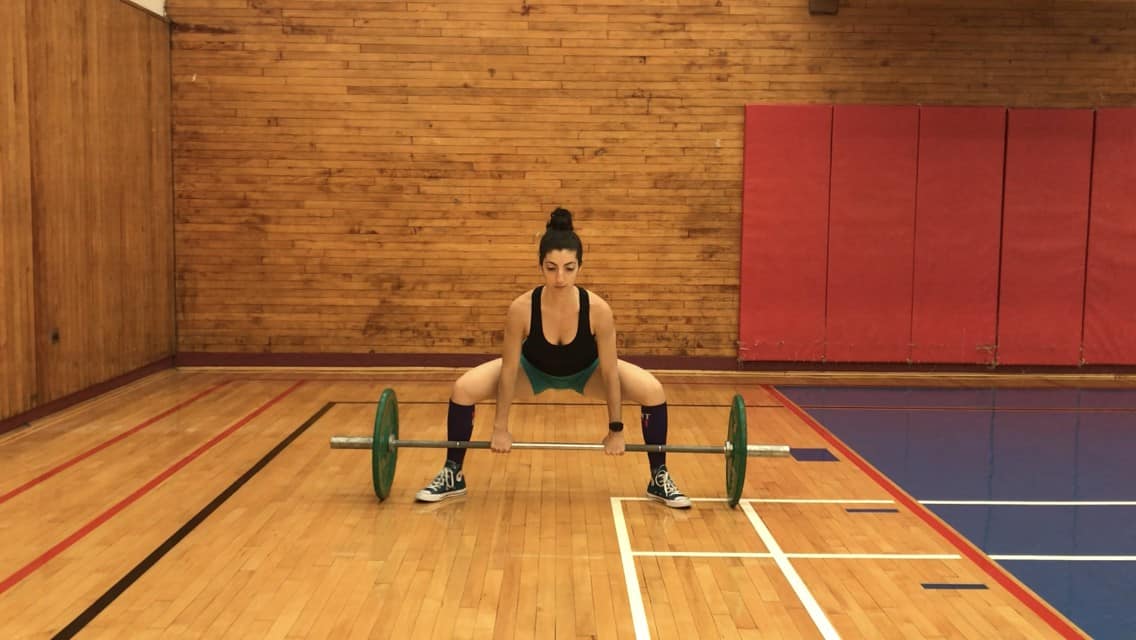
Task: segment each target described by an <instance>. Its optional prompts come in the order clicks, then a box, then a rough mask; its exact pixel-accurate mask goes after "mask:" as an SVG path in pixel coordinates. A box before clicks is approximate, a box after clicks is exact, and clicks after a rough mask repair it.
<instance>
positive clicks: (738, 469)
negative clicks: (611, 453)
mask: <svg viewBox="0 0 1136 640" xmlns="http://www.w3.org/2000/svg"><path fill="white" fill-rule="evenodd" d="M746 436H747V434H746V411H745V401H743V400H742V397H741V395H740V394H735V395H734V400H733V403H732V404H731V407H730V420H729V423H728V425H727V428H726V442H725V443H724V444H722V445H718V446H709V445H674V444H670V445H668V444H628V445H627V446H626V450H627V451H631V452H648V453H716V454H718V455H724V456H725V458H726V497H727V502H728V503H729V505H730V506H731V507H736V506H737V504H738V501H739V500H741V496H742V487H743V485H744V484H745V471H746V460H747V459H748V458H749V457H750V456H754V457H763V458H770V457H785V456H788V455H789V447H788V446H787V445H751V444H748V443H747V442H746ZM331 448H332V449H370V451H371V482H372V484H373V485H374V489H375V495H376V496H377V497H378V498H379V501H380V502H381V501H383V500H386V499H387V497H389V496H390V490H391V485H392V484H393V482H394V471H395V467H396V466H397V464H398V450H399V449H402V448H407V449H488V448H490V444H489V442H487V441H465V440H449V441H447V440H400V439H399V437H398V397H397V396H396V395H395V392H394V390H393V389H384V390H383V392H382V394H381V395H380V396H379V407H378V410H377V411H376V412H375V426H374V435H373V436H371V437H366V436H332V437H331ZM513 448H514V449H547V450H553V451H603V449H604V446H603V445H602V444H593V443H585V442H514V443H513Z"/></svg>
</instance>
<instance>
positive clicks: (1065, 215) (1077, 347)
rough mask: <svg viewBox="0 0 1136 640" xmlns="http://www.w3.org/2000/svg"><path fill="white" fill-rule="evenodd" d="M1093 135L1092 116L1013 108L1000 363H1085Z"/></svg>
mask: <svg viewBox="0 0 1136 640" xmlns="http://www.w3.org/2000/svg"><path fill="white" fill-rule="evenodd" d="M1092 135H1093V113H1092V111H1089V110H1074V109H1066V110H1056V109H1012V110H1010V113H1009V124H1008V130H1007V136H1006V184H1005V200H1004V208H1003V227H1002V271H1001V290H1000V294H999V301H998V356H997V357H998V362H999V364H1037V365H1075V364H1078V363H1079V362H1080V355H1081V324H1082V322H1081V321H1082V309H1083V305H1084V291H1085V289H1084V286H1085V249H1086V242H1087V235H1088V234H1087V229H1088V216H1089V175H1090V170H1091V167H1090V161H1091V157H1090V156H1091V149H1092Z"/></svg>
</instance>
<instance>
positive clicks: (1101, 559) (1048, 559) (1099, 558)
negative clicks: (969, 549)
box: [990, 554, 1136, 562]
mask: <svg viewBox="0 0 1136 640" xmlns="http://www.w3.org/2000/svg"><path fill="white" fill-rule="evenodd" d="M990 559H991V560H1038V561H1042V562H1053V561H1060V562H1136V556H1016V555H1006V554H997V555H992V556H990Z"/></svg>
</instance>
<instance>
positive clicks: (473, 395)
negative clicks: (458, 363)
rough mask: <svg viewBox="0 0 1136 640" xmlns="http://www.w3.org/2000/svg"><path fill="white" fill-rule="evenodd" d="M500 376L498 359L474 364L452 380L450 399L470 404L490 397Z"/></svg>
mask: <svg viewBox="0 0 1136 640" xmlns="http://www.w3.org/2000/svg"><path fill="white" fill-rule="evenodd" d="M500 377H501V365H500V362H498V361H491V362H487V363H485V364H482V365H479V366H476V367H474V368H472V369H470V370H469V371H466V372H465V373H463V374H462V375H460V376H458V379H457V380H455V381H454V388H453V390H452V391H451V392H450V399H451V400H453V401H454V403H455V404H463V405H471V404H477V403H478V402H483V401H485V400H488V399H489V398H490V397H492V395H493V393H494V391H495V390H496V388H497V381H498V380H499V379H500Z"/></svg>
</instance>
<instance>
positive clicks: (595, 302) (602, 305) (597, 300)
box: [584, 289, 611, 314]
mask: <svg viewBox="0 0 1136 640" xmlns="http://www.w3.org/2000/svg"><path fill="white" fill-rule="evenodd" d="M584 291H585V292H587V294H588V306H589V307H591V308H592V309H596V310H599V311H601V312H603V313H608V314H610V313H611V305H609V304H608V303H607V300H604V299H603V297H601V296H600V294H598V293H596V292H595V291H592V290H591V289H584Z"/></svg>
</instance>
